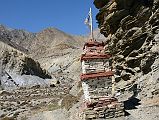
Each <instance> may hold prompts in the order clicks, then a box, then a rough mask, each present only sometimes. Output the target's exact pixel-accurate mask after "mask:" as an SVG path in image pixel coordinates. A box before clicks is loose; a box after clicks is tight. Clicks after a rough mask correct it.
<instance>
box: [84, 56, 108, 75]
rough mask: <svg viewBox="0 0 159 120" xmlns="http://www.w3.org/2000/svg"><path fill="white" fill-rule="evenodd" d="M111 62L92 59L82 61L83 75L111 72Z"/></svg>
mask: <svg viewBox="0 0 159 120" xmlns="http://www.w3.org/2000/svg"><path fill="white" fill-rule="evenodd" d="M110 70H111V67H110V61H109V60H108V59H90V60H86V61H82V73H83V74H86V73H95V72H107V71H110Z"/></svg>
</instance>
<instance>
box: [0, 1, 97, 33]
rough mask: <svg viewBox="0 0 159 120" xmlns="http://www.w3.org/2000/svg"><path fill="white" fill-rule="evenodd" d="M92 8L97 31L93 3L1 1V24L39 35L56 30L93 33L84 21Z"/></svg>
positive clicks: (95, 25) (95, 10) (95, 11)
mask: <svg viewBox="0 0 159 120" xmlns="http://www.w3.org/2000/svg"><path fill="white" fill-rule="evenodd" d="M90 7H92V11H93V19H94V22H93V24H94V28H96V27H97V24H96V20H95V15H96V13H97V11H98V10H97V9H96V8H95V7H94V5H93V0H0V24H3V25H5V26H8V27H11V28H16V29H25V30H27V31H30V32H39V31H41V30H43V29H45V28H47V27H55V28H58V29H60V30H62V31H64V32H66V33H69V34H77V35H83V34H87V33H88V32H89V30H88V28H87V26H86V25H85V24H84V20H85V18H86V17H87V14H88V12H89V8H90Z"/></svg>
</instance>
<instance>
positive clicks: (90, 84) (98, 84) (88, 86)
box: [82, 77, 112, 100]
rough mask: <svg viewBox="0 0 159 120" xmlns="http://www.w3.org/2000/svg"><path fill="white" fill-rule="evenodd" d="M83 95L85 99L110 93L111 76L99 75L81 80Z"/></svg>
mask: <svg viewBox="0 0 159 120" xmlns="http://www.w3.org/2000/svg"><path fill="white" fill-rule="evenodd" d="M82 87H83V90H84V95H85V98H86V99H87V100H90V99H91V98H94V97H100V96H108V95H111V91H112V80H111V77H109V78H108V77H100V78H94V79H89V80H87V79H86V80H84V81H82Z"/></svg>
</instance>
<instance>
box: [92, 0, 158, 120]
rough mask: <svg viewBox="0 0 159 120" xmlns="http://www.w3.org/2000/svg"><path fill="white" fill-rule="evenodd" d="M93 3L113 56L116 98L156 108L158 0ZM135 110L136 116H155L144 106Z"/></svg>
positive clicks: (109, 50)
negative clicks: (135, 100) (147, 112)
mask: <svg viewBox="0 0 159 120" xmlns="http://www.w3.org/2000/svg"><path fill="white" fill-rule="evenodd" d="M94 4H95V6H96V8H98V9H99V13H98V14H97V16H96V19H97V21H98V25H99V28H100V31H101V33H102V34H103V35H104V36H105V37H106V43H107V46H106V47H107V48H108V49H107V50H106V52H109V53H111V54H112V55H113V61H114V62H113V68H114V69H115V80H116V88H117V89H116V91H117V93H119V94H120V95H119V98H120V97H121V98H122V99H124V100H125V99H126V98H128V101H131V103H132V102H133V101H134V100H133V99H138V100H139V101H140V100H141V102H140V103H141V106H142V107H143V108H146V109H151V108H148V105H152V106H153V107H152V108H155V107H154V106H155V105H156V104H157V105H158V102H154V101H156V100H157V99H158V97H159V94H158V92H157V91H158V89H159V87H158V86H159V85H158V84H159V82H158V80H159V76H158V69H159V61H158V60H159V57H158V56H159V42H158V41H159V37H158V36H159V0H107V2H106V0H105V1H101V0H94ZM132 98H133V99H132ZM128 101H127V102H128ZM146 101H151V102H149V103H147V102H146ZM127 102H126V103H127ZM134 103H135V104H136V103H137V102H134ZM146 103H147V107H146V105H145V104H146ZM131 105H132V104H131ZM131 105H130V104H129V105H128V106H127V107H128V109H129V110H130V109H131V108H130V106H131ZM125 106H126V105H125ZM127 107H126V108H125V109H126V110H127ZM139 109H140V110H141V109H142V108H141V107H139ZM146 109H145V110H146ZM137 111H138V109H137V110H136V111H135V112H136V113H135V115H136V116H138V117H137V118H138V119H155V120H156V119H158V117H155V115H156V114H154V113H153V112H151V113H149V114H150V116H151V117H150V116H149V115H148V114H146V113H145V112H144V110H143V109H142V112H139V111H138V112H137ZM131 112H134V111H133V110H131ZM138 113H140V115H139V114H138ZM130 114H133V113H130Z"/></svg>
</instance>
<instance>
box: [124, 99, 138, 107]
mask: <svg viewBox="0 0 159 120" xmlns="http://www.w3.org/2000/svg"><path fill="white" fill-rule="evenodd" d="M140 101H141V100H139V99H137V98H135V97H131V98H129V99H128V100H126V101H124V109H125V110H132V109H137V107H136V106H138V105H140V104H141V103H139V102H140Z"/></svg>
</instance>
